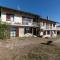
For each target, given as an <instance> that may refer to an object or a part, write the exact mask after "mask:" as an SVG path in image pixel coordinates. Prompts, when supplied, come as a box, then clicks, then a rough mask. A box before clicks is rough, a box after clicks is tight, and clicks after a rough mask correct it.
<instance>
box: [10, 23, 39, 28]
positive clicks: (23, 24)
mask: <svg viewBox="0 0 60 60" xmlns="http://www.w3.org/2000/svg"><path fill="white" fill-rule="evenodd" d="M10 25H13V26H31V27H38V24H37V23H36V22H32V23H19V22H10Z"/></svg>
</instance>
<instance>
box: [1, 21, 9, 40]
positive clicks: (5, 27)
mask: <svg viewBox="0 0 60 60" xmlns="http://www.w3.org/2000/svg"><path fill="white" fill-rule="evenodd" d="M9 29H10V24H8V23H6V22H2V21H0V39H6V38H9Z"/></svg>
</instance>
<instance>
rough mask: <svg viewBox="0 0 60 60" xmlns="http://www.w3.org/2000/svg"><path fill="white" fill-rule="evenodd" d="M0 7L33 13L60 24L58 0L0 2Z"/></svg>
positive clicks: (12, 0) (59, 2) (10, 0)
mask: <svg viewBox="0 0 60 60" xmlns="http://www.w3.org/2000/svg"><path fill="white" fill-rule="evenodd" d="M0 6H5V7H10V8H13V9H19V10H22V11H26V12H31V13H35V14H37V15H40V16H41V17H43V18H46V17H47V16H48V17H49V19H50V20H53V21H56V22H60V0H0Z"/></svg>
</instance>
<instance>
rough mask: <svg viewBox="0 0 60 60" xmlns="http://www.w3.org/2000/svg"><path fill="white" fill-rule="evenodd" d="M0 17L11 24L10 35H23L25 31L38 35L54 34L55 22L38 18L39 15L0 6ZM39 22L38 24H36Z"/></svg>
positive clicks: (55, 32)
mask: <svg viewBox="0 0 60 60" xmlns="http://www.w3.org/2000/svg"><path fill="white" fill-rule="evenodd" d="M0 18H1V20H2V21H3V22H7V23H9V24H10V25H11V29H10V37H23V36H24V35H25V34H26V33H31V34H32V35H36V36H37V35H38V34H39V32H38V28H41V29H40V36H41V35H43V37H45V36H50V37H51V36H56V35H57V31H56V26H55V25H56V22H54V21H50V20H47V19H43V18H40V16H39V15H36V14H33V13H28V12H24V11H19V10H14V9H11V8H6V7H0ZM38 23H39V24H40V26H39V25H38Z"/></svg>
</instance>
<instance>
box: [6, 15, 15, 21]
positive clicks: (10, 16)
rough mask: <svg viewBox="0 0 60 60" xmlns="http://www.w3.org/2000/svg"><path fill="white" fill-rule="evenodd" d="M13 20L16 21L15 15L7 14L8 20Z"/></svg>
mask: <svg viewBox="0 0 60 60" xmlns="http://www.w3.org/2000/svg"><path fill="white" fill-rule="evenodd" d="M12 18H13V20H14V15H13V14H6V20H7V21H10V20H11V19H12Z"/></svg>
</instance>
